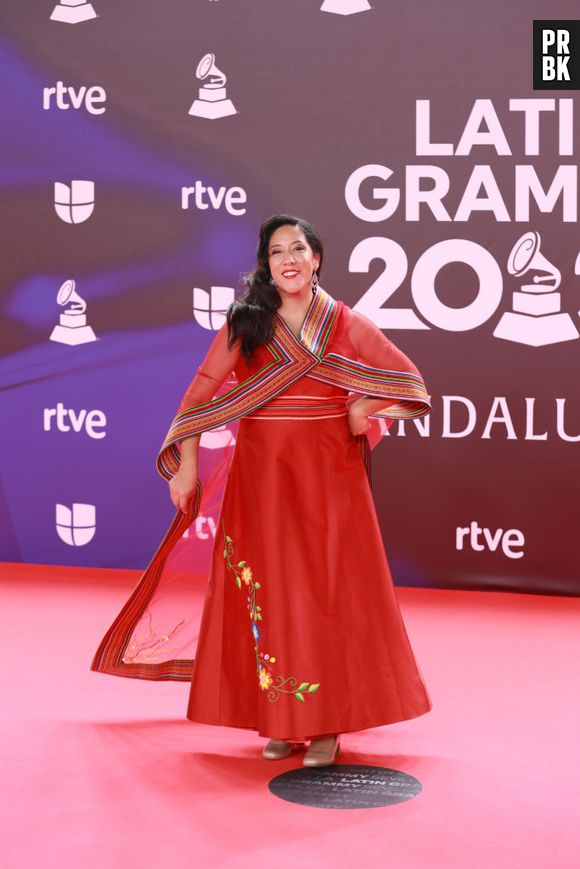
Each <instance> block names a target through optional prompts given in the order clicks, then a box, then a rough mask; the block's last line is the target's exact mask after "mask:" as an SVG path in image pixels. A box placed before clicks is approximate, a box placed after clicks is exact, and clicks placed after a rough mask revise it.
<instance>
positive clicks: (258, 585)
mask: <svg viewBox="0 0 580 869" xmlns="http://www.w3.org/2000/svg"><path fill="white" fill-rule="evenodd" d="M254 588H262V586H261V585H260V583H259V582H255V583H254Z"/></svg>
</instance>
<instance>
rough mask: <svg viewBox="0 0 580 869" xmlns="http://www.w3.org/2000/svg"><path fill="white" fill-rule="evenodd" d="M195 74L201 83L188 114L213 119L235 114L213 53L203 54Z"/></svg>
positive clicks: (223, 76) (223, 77)
mask: <svg viewBox="0 0 580 869" xmlns="http://www.w3.org/2000/svg"><path fill="white" fill-rule="evenodd" d="M195 76H196V78H198V79H199V80H200V81H202V82H203V85H202V87H200V89H199V91H198V99H196V100H194V101H193V103H192V106H191V108H190V110H189V114H190V115H194V116H195V117H196V118H209V119H210V120H212V121H213V120H215V119H216V118H225V117H227V116H228V115H235V114H236V110H235V108H234V104H233V103H232V101H231V100H228V99H227V97H226V87H225V85H226V81H227V79H226V77H225V75H224V74H223V72H222V71H221V69H218V68H217V66H216V64H215V55H214V54H211V52H210V53H209V54H204V56H203V57H202V59H201V60H200V62H199V63H198V65H197V69H196V71H195Z"/></svg>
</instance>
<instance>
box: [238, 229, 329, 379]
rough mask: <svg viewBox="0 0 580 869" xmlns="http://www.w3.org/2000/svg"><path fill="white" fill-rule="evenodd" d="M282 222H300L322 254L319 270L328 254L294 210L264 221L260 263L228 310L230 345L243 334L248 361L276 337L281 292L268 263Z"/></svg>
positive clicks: (315, 247) (315, 235) (242, 339)
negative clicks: (273, 279) (270, 246)
mask: <svg viewBox="0 0 580 869" xmlns="http://www.w3.org/2000/svg"><path fill="white" fill-rule="evenodd" d="M281 226H297V227H298V229H300V230H302V232H303V233H304V235H305V236H306V240H307V241H308V244H309V245H310V247H311V248H312V251H313V252H314V253H316V254H318V255H319V257H320V263H319V266H318V273H319V274H320V268H321V266H322V258H323V256H324V251H323V247H322V239H321V238H320V236H319V234H318V232H317V230H316V229H315V228H314V227H313V226H312V224H310V223H308V222H307V221H306V220H303V219H302V218H301V217H294V216H293V215H291V214H274V215H273V217H269V218H268V220H265V221H264V223H263V224H262V226H261V227H260V235H259V239H258V248H257V251H256V258H257V266H256V268H255V269H254V271H252V272H249V273H248V274H245V275H244V276H243V281H244V284H245V286H246V292H245V293H244V295H243V296H242V297H241V298H240V299H236V301H235V302H232V304H231V305H230V306H229V308H228V310H227V314H226V317H227V321H228V347H229V348H231V347H232V346H233V344H234V342H235V341H236V340H237V339H238V338H239V339H240V349H241V352H242V356H243V357H244V359H245V360H246V361H248V362H249V361H250V359H251V357H252V354H253V352H254V350H255V349H256V348H257V347H260V346H261V345H262V344H267V343H268V341H270V339H271V338H272V336H273V334H274V314H275V313H276V311H277V310H278V308H279V307H280V305H281V304H282V299H281V298H280V293H279V292H278V290H277V289H276V287H273V286H272V284H271V283H270V278H271V277H272V275H271V273H270V266H269V265H268V245H269V244H270V238H271V236H272V233H274V232H275V231H276V230H277V229H279V228H280V227H281Z"/></svg>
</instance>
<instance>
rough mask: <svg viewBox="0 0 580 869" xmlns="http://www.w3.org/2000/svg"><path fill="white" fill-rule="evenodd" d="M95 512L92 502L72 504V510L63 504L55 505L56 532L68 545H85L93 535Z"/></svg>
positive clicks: (95, 521)
mask: <svg viewBox="0 0 580 869" xmlns="http://www.w3.org/2000/svg"><path fill="white" fill-rule="evenodd" d="M96 524H97V520H96V512H95V505H94V504H73V505H72V510H71V509H69V508H68V507H65V505H64V504H57V505H56V533H57V534H58V536H59V537H60V539H61V540H62V541H63V543H67V544H68V545H69V546H86V544H87V543H90V542H91V540H92V539H93V537H94V536H95V531H96Z"/></svg>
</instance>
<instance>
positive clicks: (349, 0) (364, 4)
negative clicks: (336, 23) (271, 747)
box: [320, 0, 371, 15]
mask: <svg viewBox="0 0 580 869" xmlns="http://www.w3.org/2000/svg"><path fill="white" fill-rule="evenodd" d="M370 8H371V4H370V3H369V2H368V0H324V3H323V4H322V6H321V7H320V11H321V12H334V14H335V15H355V14H356V13H357V12H367V11H368V10H369V9H370Z"/></svg>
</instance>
